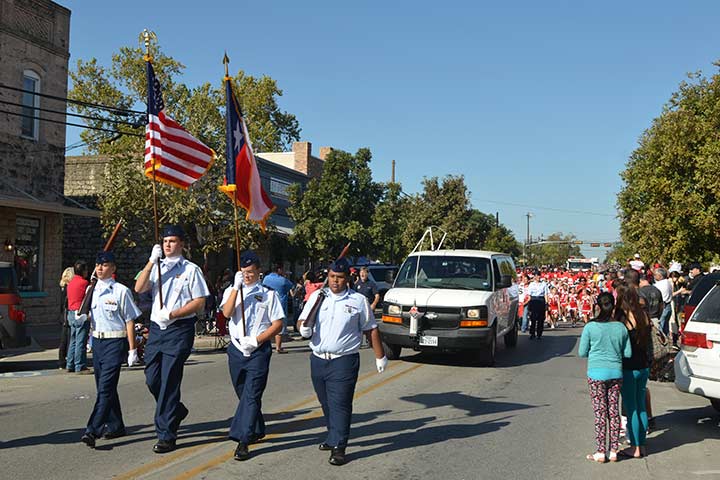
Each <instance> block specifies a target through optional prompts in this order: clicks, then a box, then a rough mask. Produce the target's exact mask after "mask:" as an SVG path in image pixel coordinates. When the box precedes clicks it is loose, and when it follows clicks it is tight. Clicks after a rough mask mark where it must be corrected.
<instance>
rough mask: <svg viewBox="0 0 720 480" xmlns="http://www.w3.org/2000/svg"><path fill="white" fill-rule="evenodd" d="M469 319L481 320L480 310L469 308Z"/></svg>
mask: <svg viewBox="0 0 720 480" xmlns="http://www.w3.org/2000/svg"><path fill="white" fill-rule="evenodd" d="M467 318H480V309H479V308H468V311H467Z"/></svg>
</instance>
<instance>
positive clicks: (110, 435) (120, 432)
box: [103, 428, 127, 440]
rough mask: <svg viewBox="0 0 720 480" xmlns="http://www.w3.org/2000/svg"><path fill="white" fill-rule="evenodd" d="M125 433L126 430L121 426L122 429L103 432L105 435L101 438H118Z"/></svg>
mask: <svg viewBox="0 0 720 480" xmlns="http://www.w3.org/2000/svg"><path fill="white" fill-rule="evenodd" d="M125 435H127V432H126V431H125V429H124V428H123V429H122V430H118V431H117V432H105V435H103V438H104V439H105V440H112V439H113V438H120V437H124V436H125Z"/></svg>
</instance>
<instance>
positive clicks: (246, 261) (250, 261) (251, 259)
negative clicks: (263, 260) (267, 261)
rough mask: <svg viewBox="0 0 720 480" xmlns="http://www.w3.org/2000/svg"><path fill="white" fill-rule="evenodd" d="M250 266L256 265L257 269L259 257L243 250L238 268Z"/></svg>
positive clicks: (250, 251)
mask: <svg viewBox="0 0 720 480" xmlns="http://www.w3.org/2000/svg"><path fill="white" fill-rule="evenodd" d="M250 265H257V266H258V267H259V266H260V257H258V255H257V253H255V252H253V251H252V250H245V251H244V252H243V253H242V254H241V255H240V268H245V267H249V266H250Z"/></svg>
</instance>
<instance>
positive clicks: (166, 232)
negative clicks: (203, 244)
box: [162, 225, 185, 241]
mask: <svg viewBox="0 0 720 480" xmlns="http://www.w3.org/2000/svg"><path fill="white" fill-rule="evenodd" d="M162 236H163V238H165V237H178V238H180V240H183V241H184V240H185V231H184V230H183V229H182V227H181V226H180V225H166V226H165V228H164V229H163V233H162Z"/></svg>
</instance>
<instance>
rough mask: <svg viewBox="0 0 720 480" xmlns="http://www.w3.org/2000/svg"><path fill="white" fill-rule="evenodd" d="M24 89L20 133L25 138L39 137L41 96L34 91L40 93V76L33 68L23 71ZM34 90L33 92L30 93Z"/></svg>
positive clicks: (34, 138)
mask: <svg viewBox="0 0 720 480" xmlns="http://www.w3.org/2000/svg"><path fill="white" fill-rule="evenodd" d="M22 88H23V90H25V91H24V92H23V94H22V114H23V116H22V117H20V119H21V122H22V123H21V132H20V134H21V135H22V136H23V137H25V138H30V139H33V140H37V139H38V130H39V128H40V120H39V118H38V117H39V116H40V112H39V110H37V109H38V108H40V96H39V95H33V93H40V77H39V76H38V74H37V73H35V72H33V71H32V70H25V71H24V72H23V84H22ZM30 92H33V93H30Z"/></svg>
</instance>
